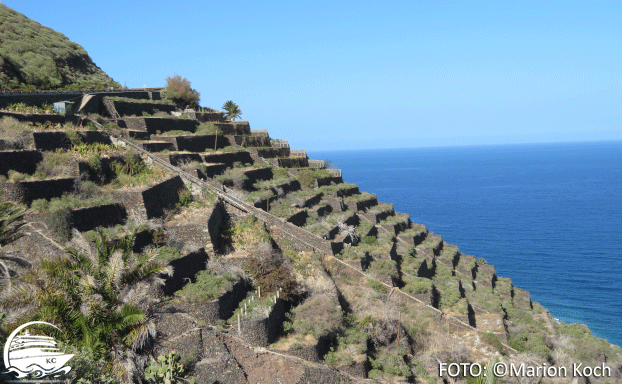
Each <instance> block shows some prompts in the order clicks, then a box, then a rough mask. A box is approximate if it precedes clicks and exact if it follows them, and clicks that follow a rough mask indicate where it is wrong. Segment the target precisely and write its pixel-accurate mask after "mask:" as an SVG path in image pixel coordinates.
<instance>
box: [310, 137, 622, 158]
mask: <svg viewBox="0 0 622 384" xmlns="http://www.w3.org/2000/svg"><path fill="white" fill-rule="evenodd" d="M583 143H585V144H589V143H594V144H597V143H621V144H622V139H602V140H570V141H534V142H521V143H496V144H489V143H485V144H453V145H452V144H449V145H424V146H408V147H386V148H385V147H382V148H336V149H325V148H321V147H311V148H312V149H306V151H307V152H357V151H376V150H378V151H384V150H402V149H427V148H471V147H472V148H480V147H502V146H509V147H511V146H525V145H555V144H559V145H565V144H583ZM310 158H313V157H310ZM313 159H314V160H322V159H316V158H313Z"/></svg>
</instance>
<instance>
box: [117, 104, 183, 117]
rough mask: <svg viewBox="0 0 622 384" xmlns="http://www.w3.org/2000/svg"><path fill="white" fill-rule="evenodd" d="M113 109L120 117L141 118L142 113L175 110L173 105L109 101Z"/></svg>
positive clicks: (151, 113)
mask: <svg viewBox="0 0 622 384" xmlns="http://www.w3.org/2000/svg"><path fill="white" fill-rule="evenodd" d="M111 101H112V102H113V103H114V107H115V109H116V110H117V112H118V113H119V115H121V116H131V115H136V116H142V114H143V112H146V113H148V114H150V115H153V114H156V113H158V112H173V111H175V110H176V109H177V107H176V106H175V105H170V104H153V103H147V102H145V103H132V102H129V101H116V100H111Z"/></svg>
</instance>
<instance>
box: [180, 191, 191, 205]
mask: <svg viewBox="0 0 622 384" xmlns="http://www.w3.org/2000/svg"><path fill="white" fill-rule="evenodd" d="M178 194H179V201H178V202H177V206H178V207H187V206H189V205H190V203H192V193H191V192H190V190H189V189H188V188H182V189H180V190H179V192H178Z"/></svg>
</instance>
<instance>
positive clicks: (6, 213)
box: [0, 203, 29, 291]
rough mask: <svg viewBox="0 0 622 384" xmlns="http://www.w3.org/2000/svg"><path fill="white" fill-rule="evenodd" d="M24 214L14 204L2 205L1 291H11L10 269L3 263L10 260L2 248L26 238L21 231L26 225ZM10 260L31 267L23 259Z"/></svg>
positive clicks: (0, 233) (0, 225)
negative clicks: (23, 237)
mask: <svg viewBox="0 0 622 384" xmlns="http://www.w3.org/2000/svg"><path fill="white" fill-rule="evenodd" d="M24 213H25V212H24V210H23V209H22V208H18V207H16V206H15V205H14V204H12V203H2V204H0V291H1V290H2V289H11V276H10V273H9V268H8V267H7V266H6V264H5V263H4V261H3V260H6V259H8V258H7V257H5V256H4V254H3V252H2V248H4V246H6V245H9V244H10V243H12V242H14V241H16V240H18V239H19V238H21V237H22V236H24V234H23V233H22V232H21V231H20V230H21V229H22V227H23V226H24V225H26V223H25V222H24ZM10 259H11V260H13V261H15V262H18V263H19V264H22V265H29V263H28V262H27V261H26V260H24V259H22V258H15V257H12V258H10Z"/></svg>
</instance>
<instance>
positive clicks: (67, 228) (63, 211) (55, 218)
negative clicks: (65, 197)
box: [45, 207, 71, 243]
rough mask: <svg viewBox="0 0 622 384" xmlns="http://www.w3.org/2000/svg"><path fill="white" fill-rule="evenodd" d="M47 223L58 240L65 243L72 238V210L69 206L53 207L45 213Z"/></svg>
mask: <svg viewBox="0 0 622 384" xmlns="http://www.w3.org/2000/svg"><path fill="white" fill-rule="evenodd" d="M45 224H46V225H47V227H48V229H49V230H50V231H51V232H52V233H54V235H55V236H56V241H58V242H59V243H64V242H66V241H68V240H69V239H70V238H71V210H70V209H69V208H67V207H62V208H58V209H52V210H50V211H48V212H47V214H46V215H45Z"/></svg>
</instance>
